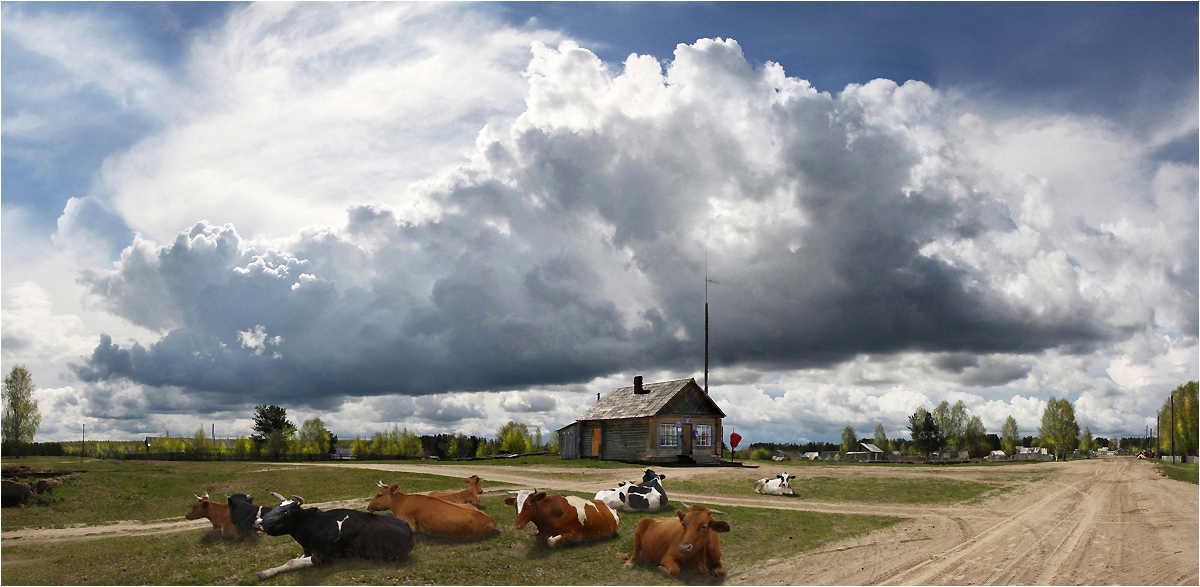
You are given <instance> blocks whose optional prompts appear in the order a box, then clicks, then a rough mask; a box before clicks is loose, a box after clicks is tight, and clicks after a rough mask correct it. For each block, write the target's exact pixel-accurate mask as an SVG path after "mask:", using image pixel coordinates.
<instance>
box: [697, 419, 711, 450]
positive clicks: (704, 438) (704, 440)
mask: <svg viewBox="0 0 1200 587" xmlns="http://www.w3.org/2000/svg"><path fill="white" fill-rule="evenodd" d="M701 429H705V430H707V431H708V434H701V433H700V430H701ZM692 430H694V431H695V436H696V442H695V446H702V447H705V448H711V447H712V445H713V442H712V438H713V425H712V424H696V425H694V426H693V427H692Z"/></svg>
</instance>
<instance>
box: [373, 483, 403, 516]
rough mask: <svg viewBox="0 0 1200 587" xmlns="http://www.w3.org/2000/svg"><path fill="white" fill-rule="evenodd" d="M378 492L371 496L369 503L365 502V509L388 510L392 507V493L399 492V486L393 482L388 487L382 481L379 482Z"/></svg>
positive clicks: (374, 510)
mask: <svg viewBox="0 0 1200 587" xmlns="http://www.w3.org/2000/svg"><path fill="white" fill-rule="evenodd" d="M378 485H379V492H378V493H376V494H375V497H373V498H371V503H369V504H367V511H369V512H381V511H385V510H386V511H390V510H391V509H392V494H394V493H399V492H400V486H399V485H396V484H395V483H393V484H392V485H391V486H390V487H389V486H388V485H385V484H384V483H383V481H380V482H379V484H378Z"/></svg>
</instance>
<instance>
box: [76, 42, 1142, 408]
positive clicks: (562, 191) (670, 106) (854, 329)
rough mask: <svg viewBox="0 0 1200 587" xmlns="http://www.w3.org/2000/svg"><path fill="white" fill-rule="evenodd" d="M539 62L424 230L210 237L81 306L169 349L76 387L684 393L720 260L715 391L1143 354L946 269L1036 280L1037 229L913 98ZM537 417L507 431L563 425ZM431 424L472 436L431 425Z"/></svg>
mask: <svg viewBox="0 0 1200 587" xmlns="http://www.w3.org/2000/svg"><path fill="white" fill-rule="evenodd" d="M534 53H535V58H534V63H533V64H531V66H530V70H531V97H530V101H529V102H530V108H529V111H528V112H526V114H525V115H524V116H523V117H522V119H520V120H518V122H517V123H516V124H515V125H514V127H513V132H512V135H511V136H512V140H511V141H507V142H492V143H490V144H484V145H483V146H482V152H481V155H482V157H481V159H480V161H479V162H478V163H476V164H473V165H472V166H469V167H465V168H463V169H460V170H457V171H455V172H454V173H452V174H449V175H447V180H446V181H445V182H443V183H440V184H437V185H436V186H435V187H429V188H427V194H426V195H427V196H428V197H429V198H430V199H431V200H432V201H434V202H436V203H437V204H438V206H439V207H440V213H439V214H438V215H437V217H436V218H435V219H433V220H429V221H422V222H410V221H405V220H401V219H398V218H397V214H396V213H394V212H393V211H391V210H389V209H388V208H386V207H382V206H370V207H354V208H353V209H351V210H350V211H349V221H348V224H347V226H346V227H345V230H344V231H340V232H339V231H335V230H323V231H315V232H314V231H309V232H305V233H302V234H301V235H300V236H298V237H297V238H296V239H294V242H293V243H292V244H290V245H288V250H287V251H277V250H263V249H262V248H261V247H260V246H258V245H252V244H251V243H247V242H245V241H244V240H242V239H241V237H240V236H239V235H238V234H237V232H236V230H235V229H234V228H233V227H232V226H228V225H227V226H221V227H217V226H212V225H209V224H207V223H199V224H197V225H196V226H195V227H194V228H192V229H191V230H190V231H188V232H186V233H181V234H180V235H179V236H178V238H177V239H176V240H175V241H174V242H173V243H171V244H169V245H166V246H162V247H157V248H155V247H152V246H150V245H149V244H148V243H139V244H137V245H135V246H134V247H132V248H131V249H129V250H127V251H126V252H125V254H124V255H123V257H122V261H121V262H120V263H119V265H118V267H117V269H115V270H114V271H111V272H103V273H101V272H96V273H89V274H87V275H85V276H84V278H83V280H84V282H85V283H88V284H90V285H91V286H92V290H93V292H94V293H96V294H98V295H100V296H102V297H103V298H104V299H105V300H106V302H107V303H108V308H109V309H110V310H111V311H112V312H113V313H115V314H118V315H120V316H123V317H125V318H127V319H129V320H131V321H133V322H135V323H137V324H141V325H144V326H148V327H151V328H161V329H166V330H168V332H167V334H166V335H165V336H163V337H162V338H161V339H160V340H158V341H157V342H154V343H153V344H150V345H149V346H146V347H143V346H142V345H140V344H133V345H132V346H127V347H121V346H118V345H116V344H114V343H113V342H112V341H111V340H110V339H109V338H108V337H107V336H105V337H102V339H101V342H100V344H99V345H98V346H97V347H96V348H95V350H94V352H93V354H92V356H90V357H88V358H86V359H85V360H84V361H83V362H82V363H81V364H78V365H75V366H74V369H75V372H76V373H77V375H78V376H79V377H80V378H81V379H83V380H84V381H86V382H92V383H96V382H103V381H113V380H129V381H133V382H136V383H140V384H144V385H148V386H152V387H178V388H181V389H185V390H189V391H193V392H204V393H205V394H206V395H211V396H213V397H215V398H218V399H220V400H223V401H231V402H233V401H244V398H245V397H247V394H253V396H254V397H255V398H256V399H255V401H259V402H282V401H284V400H287V401H289V402H290V404H291V405H295V404H297V403H303V404H305V405H309V406H313V407H323V406H331V405H336V404H337V403H338V402H340V401H341V399H342V398H345V397H348V396H371V395H382V394H392V393H396V394H405V395H417V396H422V395H432V394H439V393H443V392H448V391H497V390H507V389H522V388H528V387H532V386H544V385H559V384H567V383H573V382H581V381H588V380H590V379H592V378H594V377H598V376H603V375H608V374H612V373H615V372H619V371H626V370H631V369H632V370H641V369H658V370H666V371H678V372H682V373H688V372H694V371H695V370H697V369H698V368H699V367H700V365H701V360H702V357H703V347H702V343H703V339H704V315H703V308H704V278H705V264H704V263H705V253H704V251H705V241H706V240H707V241H708V263H709V265H708V271H709V274H710V275H711V276H713V277H714V278H716V279H717V280H718V281H720V283H719V284H717V285H713V286H712V289H711V290H710V299H711V300H712V301H713V318H712V330H713V332H714V340H713V351H714V361H715V362H716V363H717V364H722V365H734V364H740V365H751V366H762V367H770V368H802V367H824V366H830V365H834V364H837V363H840V362H842V361H845V360H847V359H849V358H852V357H854V356H856V355H859V354H862V353H871V354H890V353H899V352H904V351H931V352H953V353H957V354H955V355H953V356H952V357H953V358H947V359H946V360H945V361H941V362H939V366H940V367H941V368H942V369H945V370H948V371H950V372H952V373H955V374H958V375H960V376H961V377H963V378H964V381H966V382H969V384H971V385H981V386H990V385H999V384H1001V383H1004V382H1007V381H1011V380H1013V379H1016V378H1019V377H1022V376H1024V374H1025V373H1027V372H1028V370H1029V367H1028V366H1025V365H1022V364H1016V363H1014V364H998V363H997V364H990V363H986V362H983V363H979V362H974V363H973V362H971V360H970V355H971V354H979V353H985V354H986V353H1016V354H1020V353H1036V352H1040V351H1043V350H1045V349H1051V348H1063V349H1068V350H1070V349H1084V348H1091V347H1094V346H1095V345H1097V344H1100V343H1103V342H1106V341H1110V340H1115V339H1120V338H1123V337H1125V336H1127V335H1128V332H1129V331H1130V329H1131V328H1134V327H1130V326H1128V325H1122V324H1110V323H1108V322H1106V321H1105V320H1104V317H1103V316H1102V315H1099V314H1098V311H1097V309H1096V307H1094V304H1093V302H1092V301H1090V300H1089V299H1088V298H1085V297H1082V296H1076V297H1069V298H1066V301H1061V302H1060V301H1056V300H1052V301H1054V302H1055V303H1054V304H1051V303H1049V301H1046V303H1043V301H1044V300H1033V301H1029V303H1028V304H1026V303H1025V302H1026V301H1027V300H1022V299H1017V301H1016V302H1014V297H1013V296H1012V295H1011V294H1010V293H1009V292H1007V291H1005V290H1004V288H1002V287H1001V286H999V285H994V284H995V283H997V281H996V280H994V279H992V278H993V277H994V276H993V275H992V274H991V273H989V272H990V271H991V268H990V266H991V264H990V262H987V263H985V262H977V263H974V264H972V263H965V262H954V261H953V259H952V257H948V256H939V255H937V254H933V253H930V252H929V251H930V247H932V246H935V245H936V246H939V247H942V248H944V249H946V248H949V249H953V248H955V247H959V248H962V247H976V248H978V249H980V250H982V251H983V254H986V255H991V256H996V258H997V259H999V261H998V262H997V263H996V264H997V265H998V266H1004V267H1012V266H1018V267H1019V266H1020V263H1026V262H1029V260H1028V259H1026V258H1021V257H1019V256H1016V255H1013V254H1010V253H1007V252H1004V251H998V250H993V246H992V245H991V244H990V242H991V241H989V240H988V239H991V238H993V237H996V236H997V235H1007V234H1010V233H1014V232H1015V231H1017V229H1018V225H1019V224H1021V223H1020V222H1019V221H1018V218H1017V215H1016V213H1015V212H1013V211H1011V210H1010V204H1009V202H1011V201H1014V198H1013V197H1012V194H996V193H991V192H990V191H989V189H991V188H990V187H989V186H992V185H994V184H993V183H989V182H988V181H985V180H986V179H987V178H989V177H991V175H994V173H995V172H994V171H993V170H991V169H989V168H986V167H985V166H983V164H982V163H979V162H978V161H977V160H976V159H975V158H973V157H972V156H971V155H970V154H969V153H964V152H963V151H964V149H965V148H966V147H964V146H963V145H961V144H960V142H959V141H958V140H957V138H956V136H957V133H960V132H962V131H961V129H959V128H957V127H955V126H954V125H955V123H954V120H955V117H954V116H952V115H951V114H949V113H944V112H941V111H940V108H941V107H940V106H939V101H938V97H937V96H936V95H934V94H933V93H932V92H931V91H930V90H929V88H928V87H926V86H924V85H922V84H917V83H910V84H905V85H904V86H896V85H895V84H892V83H891V82H886V81H883V80H877V81H876V82H872V83H871V84H868V85H867V86H862V87H851V88H848V89H847V90H846V91H845V92H843V93H842V94H840V95H839V96H838V97H836V98H834V97H831V96H830V95H828V94H817V93H815V92H812V91H810V90H808V89H807V87H806V86H805V85H804V84H802V83H799V82H797V81H796V80H794V79H789V78H784V77H783V76H782V71H781V70H779V69H778V68H775V67H760V68H754V67H752V66H751V65H750V64H749V63H747V62H746V61H745V60H744V59H743V58H742V57H741V53H740V49H739V48H738V47H737V45H736V44H735V43H731V42H722V41H716V42H712V41H705V42H700V43H697V44H696V45H695V46H687V47H683V46H681V47H680V49H679V50H678V52H677V54H676V60H675V61H674V62H673V63H672V65H671V66H670V68H669V69H668V71H667V72H666V75H665V76H664V77H657V78H656V77H655V76H658V75H660V74H659V73H655V71H654V70H655V68H657V63H656V62H654V61H653V60H649V61H640V62H639V61H636V60H632V59H631V61H630V62H629V63H628V64H627V66H626V73H627V75H628V76H629V79H624V80H622V82H623V83H625V85H620V84H612V83H611V80H608V81H605V79H606V78H605V77H604V76H605V75H607V74H605V73H603V70H602V65H601V64H599V62H598V61H597V60H595V58H594V56H591V54H590V53H587V52H586V51H583V50H581V49H578V48H573V47H571V46H569V45H564V49H563V51H562V52H561V53H560V52H557V51H553V50H549V49H545V48H542V47H539V46H535V49H534ZM635 74H637V75H635ZM639 76H640V77H639ZM646 80H649V81H646ZM589 84H590V85H589ZM621 92H627V93H628V95H626V94H621ZM636 99H641V100H642V102H637V100H636ZM656 100H657V102H656ZM631 101H632V102H631ZM629 103H645V104H650V105H651V106H646V107H645V108H646V109H645V110H644V111H638V110H636V109H634V110H632V111H629V112H626V111H622V110H620V108H621V107H622V105H625V104H629ZM655 104H657V106H654V105H655ZM663 104H666V105H665V106H663ZM629 108H633V107H632V106H630V107H629ZM929 137H935V138H934V139H930V138H929ZM1002 196H1007V198H1006V197H1002ZM1020 196H1021V194H1017V196H1016V201H1020ZM399 208H400V206H399V205H398V206H397V210H399ZM1049 252H1050V253H1055V252H1056V251H1053V250H1051V251H1049ZM1043 257H1045V259H1043V264H1044V265H1046V266H1047V267H1048V268H1049V269H1048V270H1047V275H1048V276H1045V277H1043V276H1037V275H1035V276H1033V277H1032V278H1031V279H1032V280H1033V281H1034V282H1035V283H1037V284H1042V283H1043V282H1044V281H1045V282H1046V287H1047V288H1048V289H1053V290H1054V291H1077V290H1078V285H1077V284H1075V283H1074V282H1072V281H1070V279H1066V280H1065V281H1063V279H1064V278H1062V276H1061V275H1062V274H1061V271H1062V270H1063V268H1064V267H1067V266H1066V262H1065V260H1063V259H1065V258H1066V257H1065V256H1064V255H1056V254H1050V255H1043ZM1060 257H1061V258H1060ZM1038 267H1041V266H1040V265H1039V266H1038ZM1055 271H1058V272H1059V273H1056V272H1055ZM1070 271H1071V270H1070V268H1069V267H1067V272H1068V273H1070ZM1047 280H1048V281H1047ZM1022 283H1023V282H1022ZM1054 288H1057V289H1054ZM1072 288H1073V289H1072ZM1035 302H1036V305H1030V304H1034V303H1035ZM527 399H528V398H527ZM535 400H536V398H534V399H528V402H529V403H528V404H527V405H523V406H522V405H513V406H511V407H506V409H509V410H510V411H524V410H528V411H539V410H548V409H552V408H553V407H554V403H553V401H551V402H548V403H547V402H540V401H535ZM535 404H536V405H535ZM416 410H417V411H418V414H417V415H418V416H419V417H422V418H426V419H431V420H435V421H453V420H456V419H461V418H466V417H477V416H476V414H477V412H475V411H473V410H472V409H470V408H469V407H467V406H464V405H460V404H456V403H453V402H450V403H446V402H445V401H442V400H434V399H430V400H428V401H422V402H418V404H417V405H416Z"/></svg>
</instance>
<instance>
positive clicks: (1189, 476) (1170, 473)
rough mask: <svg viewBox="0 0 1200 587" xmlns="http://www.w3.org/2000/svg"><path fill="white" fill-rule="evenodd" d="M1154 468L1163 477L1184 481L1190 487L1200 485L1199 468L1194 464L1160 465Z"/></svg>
mask: <svg viewBox="0 0 1200 587" xmlns="http://www.w3.org/2000/svg"><path fill="white" fill-rule="evenodd" d="M1155 468H1156V469H1157V470H1158V472H1159V473H1162V474H1163V476H1165V477H1168V478H1170V479H1174V480H1176V481H1186V482H1188V483H1191V484H1192V485H1200V466H1197V465H1196V464H1195V463H1179V464H1170V463H1162V464H1159V465H1158V466H1157V467H1155Z"/></svg>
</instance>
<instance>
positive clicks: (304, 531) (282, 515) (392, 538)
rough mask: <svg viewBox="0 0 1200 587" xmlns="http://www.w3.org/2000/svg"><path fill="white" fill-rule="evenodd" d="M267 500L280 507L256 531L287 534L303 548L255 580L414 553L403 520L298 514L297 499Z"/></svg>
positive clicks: (347, 513)
mask: <svg viewBox="0 0 1200 587" xmlns="http://www.w3.org/2000/svg"><path fill="white" fill-rule="evenodd" d="M271 495H272V496H274V497H275V499H278V500H280V502H279V505H277V506H275V507H274V508H272V509H271V511H270V512H267V513H265V514H264V515H263V517H262V518H259V519H258V520H257V521H256V523H255V525H256V526H257V527H258V528H261V529H262V530H263V531H264V532H266V533H267V534H270V535H271V536H282V535H284V534H290V535H291V536H292V538H293V539H295V540H296V542H298V543H299V544H300V546H301V547H303V548H304V556H301V557H298V558H294V559H292V560H290V561H288V562H287V563H284V564H283V565H281V566H278V567H275V568H273V569H267V570H265V571H260V572H257V573H255V575H256V576H257V577H258V578H259V579H267V578H270V577H273V576H275V575H277V574H279V573H282V572H285V571H292V570H296V569H302V568H305V567H311V566H321V565H323V564H326V563H329V562H330V561H334V560H337V559H341V558H362V559H367V560H383V561H397V560H401V559H403V558H404V557H406V556H408V553H409V552H411V551H412V549H413V532H412V528H410V527H409V525H408V522H405V521H404V520H401V519H398V518H395V517H393V516H388V515H378V516H377V515H375V514H371V513H367V512H363V511H358V510H347V509H336V510H328V511H321V510H319V509H317V508H301V507H300V506H301V505H303V504H304V498H302V497H299V496H295V495H293V496H292V499H284V498H283V496H282V495H279V494H278V493H271Z"/></svg>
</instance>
